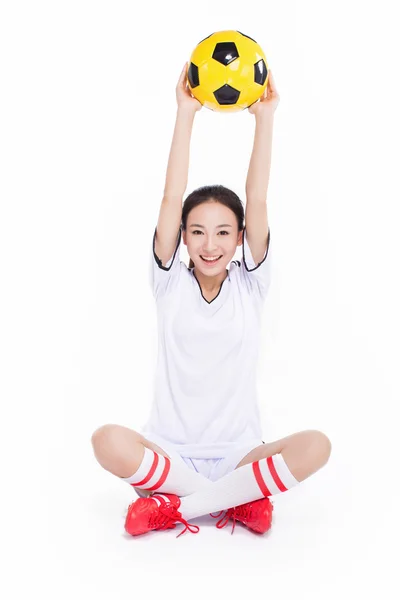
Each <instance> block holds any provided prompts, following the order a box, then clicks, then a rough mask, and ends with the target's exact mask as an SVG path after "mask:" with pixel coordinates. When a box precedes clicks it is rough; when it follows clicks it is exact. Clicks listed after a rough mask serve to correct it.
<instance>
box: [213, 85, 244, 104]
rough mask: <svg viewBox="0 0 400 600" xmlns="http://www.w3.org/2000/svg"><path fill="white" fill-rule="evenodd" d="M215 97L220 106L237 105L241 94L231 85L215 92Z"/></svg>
mask: <svg viewBox="0 0 400 600" xmlns="http://www.w3.org/2000/svg"><path fill="white" fill-rule="evenodd" d="M214 96H215V99H216V101H217V102H218V104H225V105H226V104H236V103H237V101H238V99H239V96H240V92H239V90H235V88H233V87H231V86H230V85H223V86H222V87H220V88H219V89H218V90H216V91H215V92H214Z"/></svg>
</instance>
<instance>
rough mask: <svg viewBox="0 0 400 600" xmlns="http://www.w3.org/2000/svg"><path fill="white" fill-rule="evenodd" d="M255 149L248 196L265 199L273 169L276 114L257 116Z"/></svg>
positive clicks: (251, 159)
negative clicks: (272, 158) (272, 154)
mask: <svg viewBox="0 0 400 600" xmlns="http://www.w3.org/2000/svg"><path fill="white" fill-rule="evenodd" d="M255 120H256V128H255V134H254V144H253V151H252V154H251V158H250V164H249V170H248V173H247V179H246V195H247V198H254V199H258V198H260V199H265V198H266V196H267V191H268V182H269V174H270V169H271V151H272V130H273V124H274V115H273V114H265V115H260V116H259V117H257V116H256V119H255Z"/></svg>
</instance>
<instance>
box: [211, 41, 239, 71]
mask: <svg viewBox="0 0 400 600" xmlns="http://www.w3.org/2000/svg"><path fill="white" fill-rule="evenodd" d="M212 58H213V59H214V60H216V61H218V62H219V63H221V64H222V65H224V66H225V67H226V65H229V63H231V62H233V61H234V60H236V59H237V58H239V52H238V49H237V48H236V44H235V43H234V42H218V44H216V45H215V48H214V52H213V54H212Z"/></svg>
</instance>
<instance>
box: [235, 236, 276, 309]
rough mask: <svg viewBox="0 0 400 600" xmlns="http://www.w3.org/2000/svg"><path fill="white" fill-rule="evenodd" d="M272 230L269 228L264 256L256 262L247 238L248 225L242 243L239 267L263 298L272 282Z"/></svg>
mask: <svg viewBox="0 0 400 600" xmlns="http://www.w3.org/2000/svg"><path fill="white" fill-rule="evenodd" d="M270 242H271V232H270V229H269V228H268V239H267V248H266V250H265V254H264V258H263V259H262V260H261V262H259V263H258V264H256V263H255V262H254V258H253V256H252V254H251V249H250V246H249V243H248V240H247V232H246V227H245V228H244V230H243V243H242V258H243V262H242V261H237V262H238V263H239V269H240V272H241V273H242V276H243V278H244V280H245V281H246V283H247V286H248V288H249V289H250V291H251V292H254V293H257V294H258V295H259V296H260V297H261V298H263V299H264V298H265V297H266V295H267V292H268V289H269V286H270V283H271V258H270V255H271V253H270Z"/></svg>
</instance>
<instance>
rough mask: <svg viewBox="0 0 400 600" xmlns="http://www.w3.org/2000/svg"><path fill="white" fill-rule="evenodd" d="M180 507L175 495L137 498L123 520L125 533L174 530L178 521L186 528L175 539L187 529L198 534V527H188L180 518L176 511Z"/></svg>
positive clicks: (136, 533) (177, 497)
mask: <svg viewBox="0 0 400 600" xmlns="http://www.w3.org/2000/svg"><path fill="white" fill-rule="evenodd" d="M180 505H181V501H180V499H179V496H176V495H175V494H153V495H152V496H149V497H148V498H138V499H137V500H136V501H135V502H133V503H132V504H130V505H129V508H128V512H127V515H126V519H125V531H126V532H127V533H129V534H130V535H141V534H142V533H147V532H148V531H152V530H153V529H174V528H175V527H176V524H175V523H176V522H177V521H179V522H180V523H183V524H184V525H186V527H185V529H184V530H183V531H181V533H180V534H179V535H177V536H176V537H179V536H180V535H182V533H185V531H186V530H187V529H189V531H190V532H191V533H198V532H199V530H200V527H198V525H190V523H188V522H187V521H185V519H183V518H182V514H181V513H180V512H179V511H178V508H179V507H180ZM190 527H193V528H194V529H197V531H194V530H192V529H191V528H190Z"/></svg>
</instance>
